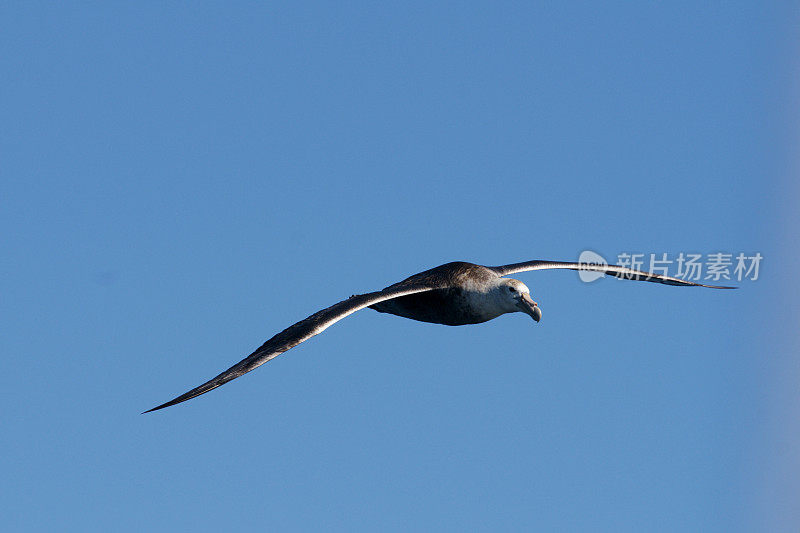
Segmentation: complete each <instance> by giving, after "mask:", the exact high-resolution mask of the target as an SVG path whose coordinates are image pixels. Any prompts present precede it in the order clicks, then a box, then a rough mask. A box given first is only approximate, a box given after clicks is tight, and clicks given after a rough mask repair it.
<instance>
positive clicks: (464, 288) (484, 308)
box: [145, 261, 732, 413]
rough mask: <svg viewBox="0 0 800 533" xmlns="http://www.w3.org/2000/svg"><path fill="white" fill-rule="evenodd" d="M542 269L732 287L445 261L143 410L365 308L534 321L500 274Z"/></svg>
mask: <svg viewBox="0 0 800 533" xmlns="http://www.w3.org/2000/svg"><path fill="white" fill-rule="evenodd" d="M545 269H569V270H593V271H597V272H603V273H606V274H609V275H611V276H616V277H619V278H624V279H632V280H635V281H650V282H655V283H664V284H667V285H679V286H696V287H709V288H715V289H728V288H732V287H718V286H714V285H703V284H700V283H692V282H690V281H685V280H682V279H679V278H673V277H670V276H663V275H660V274H653V273H649V272H642V271H639V270H632V269H629V268H625V267H621V266H617V265H594V264H581V263H566V262H561V261H527V262H524V263H514V264H511V265H504V266H497V267H485V266H481V265H476V264H473V263H465V262H460V261H458V262H453V263H447V264H445V265H441V266H438V267H435V268H431V269H430V270H425V271H424V272H420V273H419V274H414V275H413V276H411V277H409V278H407V279H404V280H403V281H400V282H398V283H395V284H394V285H390V286H389V287H386V288H385V289H383V290H381V291H377V292H371V293H367V294H358V295H354V296H351V297H350V298H348V299H347V300H344V301H341V302H339V303H337V304H334V305H332V306H330V307H328V308H326V309H323V310H322V311H318V312H316V313H314V314H313V315H311V316H309V317H308V318H306V319H305V320H301V321H300V322H298V323H296V324H293V325H292V326H289V327H288V328H286V329H285V330H283V331H281V332H280V333H278V334H277V335H275V336H274V337H272V338H271V339H269V340H268V341H267V342H265V343H264V344H263V345H261V347H259V348H258V349H257V350H256V351H254V352H253V353H252V354H250V355H249V356H247V357H246V358H245V359H243V360H242V361H240V362H239V363H237V364H235V365H233V366H232V367H230V368H229V369H228V370H226V371H224V372H222V373H221V374H219V375H218V376H216V377H214V378H212V379H211V380H209V381H207V382H206V383H203V384H202V385H200V386H199V387H195V388H194V389H192V390H190V391H188V392H186V393H185V394H182V395H180V396H178V397H177V398H175V399H173V400H170V401H169V402H167V403H164V404H161V405H159V406H158V407H154V408H153V409H150V410H149V411H145V412H148V413H149V412H150V411H156V410H158V409H163V408H164V407H169V406H171V405H175V404H177V403H181V402H185V401H186V400H189V399H191V398H194V397H196V396H200V395H201V394H204V393H206V392H208V391H210V390H212V389H215V388H217V387H219V386H220V385H223V384H225V383H227V382H228V381H231V380H232V379H236V378H238V377H239V376H241V375H244V374H246V373H248V372H250V371H251V370H253V369H255V368H257V367H259V366H261V365H263V364H264V363H266V362H267V361H269V360H271V359H273V358H275V357H277V356H278V355H280V354H282V353H283V352H285V351H287V350H289V349H291V348H294V347H295V346H297V345H298V344H300V343H301V342H304V341H306V340H308V339H310V338H311V337H313V336H314V335H317V334H319V333H321V332H322V331H324V330H325V329H327V328H328V327H329V326H331V325H332V324H334V323H336V322H338V321H339V320H341V319H343V318H345V317H346V316H348V315H350V314H352V313H354V312H356V311H358V310H359V309H363V308H365V307H370V308H372V309H375V310H376V311H379V312H381V313H390V314H393V315H397V316H402V317H405V318H410V319H412V320H418V321H421V322H434V323H437V324H445V325H448V326H460V325H465V324H478V323H480V322H486V321H487V320H491V319H493V318H495V317H497V316H500V315H502V314H504V313H513V312H524V313H527V314H529V315H530V316H531V317H532V318H533V319H534V320H536V321H537V322H538V321H539V319H540V318H541V316H542V314H541V310H540V309H539V307H538V305H537V304H536V302H534V301H533V300H532V299H531V297H530V291H529V290H528V288H527V287H526V286H525V284H524V283H522V282H521V281H518V280H514V279H510V278H505V277H503V276H506V275H508V274H513V273H515V272H524V271H528V270H545Z"/></svg>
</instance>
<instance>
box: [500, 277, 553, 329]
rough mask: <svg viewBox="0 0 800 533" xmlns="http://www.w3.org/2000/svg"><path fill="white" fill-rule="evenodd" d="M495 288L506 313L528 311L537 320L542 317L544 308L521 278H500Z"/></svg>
mask: <svg viewBox="0 0 800 533" xmlns="http://www.w3.org/2000/svg"><path fill="white" fill-rule="evenodd" d="M499 281H500V284H499V285H498V286H497V288H496V289H495V290H496V291H497V292H498V298H499V299H500V301H501V302H502V305H503V308H504V311H505V312H506V313H517V312H520V313H526V314H528V315H530V316H531V318H533V319H534V320H535V321H536V322H539V320H541V319H542V310H541V309H539V305H538V304H537V303H536V302H534V301H533V299H532V298H531V291H530V289H528V287H527V286H526V285H525V284H524V283H522V282H521V281H519V280H516V279H511V278H500V280H499Z"/></svg>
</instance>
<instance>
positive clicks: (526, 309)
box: [517, 293, 542, 322]
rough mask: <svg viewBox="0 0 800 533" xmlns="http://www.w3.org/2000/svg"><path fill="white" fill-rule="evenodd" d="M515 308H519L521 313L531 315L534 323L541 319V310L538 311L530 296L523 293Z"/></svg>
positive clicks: (537, 305)
mask: <svg viewBox="0 0 800 533" xmlns="http://www.w3.org/2000/svg"><path fill="white" fill-rule="evenodd" d="M517 307H519V309H520V311H522V312H523V313H527V314H529V315H531V318H532V319H534V320H535V321H536V322H539V321H540V320H541V319H542V310H541V309H539V304H537V303H536V302H534V301H533V298H531V295H530V294H524V293H523V294H522V296H521V297H520V299H519V301H518V302H517Z"/></svg>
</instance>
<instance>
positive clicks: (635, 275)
mask: <svg viewBox="0 0 800 533" xmlns="http://www.w3.org/2000/svg"><path fill="white" fill-rule="evenodd" d="M489 268H490V269H492V270H494V271H495V272H497V274H498V275H500V276H507V275H508V274H514V273H515V272H525V271H528V270H551V269H567V270H591V271H595V272H603V273H605V274H608V275H610V276H615V277H618V278H620V279H631V280H634V281H650V282H653V283H664V284H665V285H678V286H683V287H708V288H710V289H735V288H736V287H722V286H719V285H704V284H702V283H694V282H691V281H686V280H684V279H680V278H673V277H671V276H664V275H661V274H655V273H653V272H643V271H641V270H633V269H631V268H625V267H622V266H619V265H602V264H594V263H568V262H564V261H525V262H524V263H513V264H511V265H503V266H496V267H489Z"/></svg>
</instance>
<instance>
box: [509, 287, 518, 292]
mask: <svg viewBox="0 0 800 533" xmlns="http://www.w3.org/2000/svg"><path fill="white" fill-rule="evenodd" d="M508 290H510V291H511V292H517V289H515V288H514V287H509V288H508Z"/></svg>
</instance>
